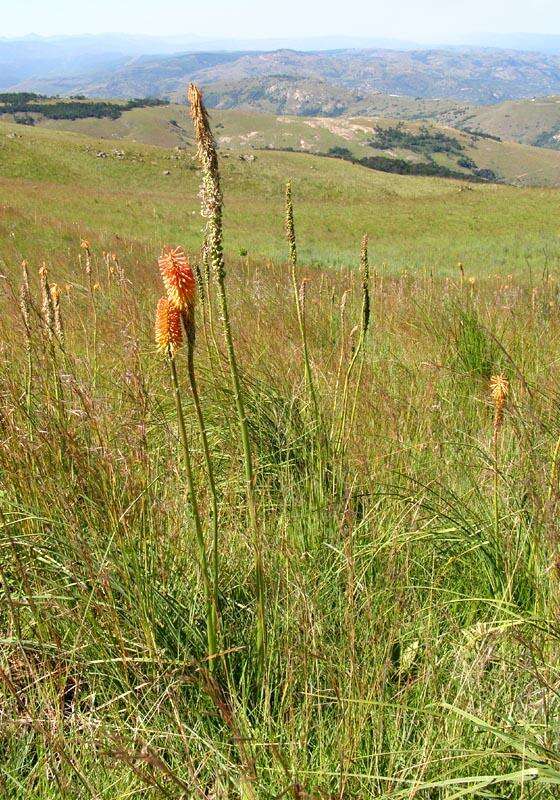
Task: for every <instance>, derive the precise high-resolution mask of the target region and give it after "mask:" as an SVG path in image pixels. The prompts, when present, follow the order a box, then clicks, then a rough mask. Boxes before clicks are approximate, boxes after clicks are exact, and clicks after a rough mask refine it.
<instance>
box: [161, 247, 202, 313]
mask: <svg viewBox="0 0 560 800" xmlns="http://www.w3.org/2000/svg"><path fill="white" fill-rule="evenodd" d="M158 263H159V269H160V272H161V277H162V278H163V283H164V285H165V291H166V292H167V297H168V298H169V300H170V301H171V303H172V304H173V305H174V306H175V308H177V309H178V310H179V311H186V310H188V309H191V308H192V307H193V306H194V301H195V295H196V281H195V277H194V275H193V271H192V269H191V265H190V264H189V262H188V259H187V257H186V255H185V251H184V250H183V248H182V247H175V248H173V247H169V245H166V246H165V247H164V248H163V251H162V254H161V256H160V257H159V261H158Z"/></svg>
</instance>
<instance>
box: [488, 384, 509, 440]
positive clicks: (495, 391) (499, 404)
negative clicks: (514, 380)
mask: <svg viewBox="0 0 560 800" xmlns="http://www.w3.org/2000/svg"><path fill="white" fill-rule="evenodd" d="M508 394H509V382H508V380H507V378H506V377H505V375H501V374H500V375H493V376H492V377H491V379H490V396H491V397H492V400H493V402H494V431H495V432H497V431H498V430H499V429H500V428H501V427H502V424H503V421H504V409H505V406H506V401H507V397H508Z"/></svg>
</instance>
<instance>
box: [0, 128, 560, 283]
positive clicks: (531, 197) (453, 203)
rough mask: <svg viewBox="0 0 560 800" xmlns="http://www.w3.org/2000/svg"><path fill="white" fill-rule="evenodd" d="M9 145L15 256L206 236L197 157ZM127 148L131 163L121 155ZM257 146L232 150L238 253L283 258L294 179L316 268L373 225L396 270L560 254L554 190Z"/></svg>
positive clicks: (0, 175)
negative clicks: (287, 188) (289, 184)
mask: <svg viewBox="0 0 560 800" xmlns="http://www.w3.org/2000/svg"><path fill="white" fill-rule="evenodd" d="M218 132H219V131H218ZM13 135H15V136H17V138H10V136H13ZM0 144H1V149H0V185H1V191H2V196H3V197H4V198H5V201H4V206H3V212H2V213H3V228H4V237H5V242H6V245H5V246H6V247H7V248H8V251H7V253H6V256H8V257H12V258H14V257H17V254H18V253H25V252H26V251H28V249H29V246H30V243H31V246H32V247H34V248H35V247H37V248H39V249H40V248H48V250H49V251H50V252H51V253H53V254H54V253H55V252H56V250H57V248H58V247H59V246H60V241H61V238H60V237H61V236H63V241H65V242H66V243H67V244H70V243H71V242H74V241H75V240H76V237H77V236H80V235H85V236H88V237H91V238H93V239H96V240H98V241H99V243H100V245H101V246H102V247H103V248H105V249H111V248H112V247H113V245H114V243H115V241H116V239H115V237H121V238H126V239H132V240H134V241H137V242H142V243H144V244H146V245H149V246H150V247H154V246H156V248H157V247H159V246H161V245H162V244H163V243H164V242H166V241H176V240H180V241H182V242H184V244H185V246H187V247H188V248H189V249H193V248H196V247H197V246H198V245H199V243H200V221H199V219H198V210H199V203H198V199H197V185H198V175H197V172H196V169H195V165H194V163H193V161H192V152H190V151H186V152H182V153H176V152H170V151H167V150H162V149H159V148H155V147H148V146H143V145H139V144H132V143H127V142H122V143H119V142H116V143H115V144H114V146H109V145H108V143H107V142H104V141H95V140H91V139H87V138H83V137H80V136H77V135H72V134H68V135H61V134H60V133H58V132H51V131H46V130H43V129H38V130H34V129H32V130H29V131H28V130H24V131H22V130H21V128H20V127H19V126H9V125H3V126H1V134H0ZM123 148H124V158H122V157H120V156H119V155H114V154H113V150H117V151H119V152H120V151H121V150H122V149H123ZM99 152H105V153H107V157H106V158H100V157H98V153H99ZM247 152H248V151H247ZM254 155H255V156H256V160H255V161H254V162H247V161H243V160H240V159H239V157H238V154H237V153H235V152H234V151H232V152H231V154H230V155H229V157H227V158H224V159H223V179H224V184H225V190H226V194H227V202H226V206H225V221H226V226H227V236H226V247H227V248H228V252H229V253H230V254H233V255H239V253H240V252H241V251H246V252H247V253H248V254H249V255H250V256H264V257H269V258H275V259H278V258H281V257H282V255H283V253H284V244H283V224H282V213H283V211H282V209H283V189H282V187H283V184H284V182H285V180H286V179H288V178H292V179H293V180H294V186H295V187H296V188H297V192H298V196H299V198H300V202H301V203H302V204H304V205H305V208H306V213H305V215H304V216H303V218H302V219H301V220H300V232H301V258H302V259H303V260H304V262H307V263H317V264H321V265H325V266H336V265H344V264H350V263H355V259H356V252H355V248H356V242H358V241H359V240H360V237H361V235H362V233H363V232H367V233H369V234H370V236H371V241H372V249H373V252H375V258H376V263H378V264H379V265H380V266H381V265H386V266H385V267H383V268H384V269H391V270H394V269H410V270H412V271H420V272H430V271H434V272H438V273H440V274H448V275H455V273H456V265H457V262H458V261H463V262H464V263H465V264H467V265H468V268H469V271H470V272H471V273H472V274H475V275H481V274H489V273H495V272H497V271H503V270H504V269H505V270H507V272H519V271H520V270H523V271H525V270H527V268H529V269H532V270H533V271H534V272H535V274H536V273H539V272H541V271H542V270H543V269H545V268H546V267H547V265H548V266H549V267H551V266H552V265H553V264H554V263H555V259H556V258H557V255H558V236H557V234H558V222H557V220H558V215H559V206H560V203H559V197H558V193H557V192H555V191H554V190H551V189H525V188H513V187H506V186H496V185H472V184H465V183H462V182H457V181H448V180H439V179H432V178H415V179H411V178H408V177H405V176H398V175H396V176H390V175H386V174H383V173H378V172H375V171H372V170H368V169H365V168H362V167H358V166H352V165H350V164H347V163H344V162H342V161H339V160H336V159H324V158H320V157H314V156H311V155H306V154H293V153H276V152H257V153H254ZM164 172H169V173H170V174H169V175H164Z"/></svg>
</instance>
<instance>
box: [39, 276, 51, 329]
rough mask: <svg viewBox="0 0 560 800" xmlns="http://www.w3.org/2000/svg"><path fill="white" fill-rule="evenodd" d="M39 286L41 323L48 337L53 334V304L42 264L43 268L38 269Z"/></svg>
mask: <svg viewBox="0 0 560 800" xmlns="http://www.w3.org/2000/svg"><path fill="white" fill-rule="evenodd" d="M39 285H40V287H41V311H42V314H43V321H44V323H45V327H46V329H47V334H48V335H49V337H50V336H52V332H53V302H52V297H51V288H50V286H49V281H48V270H47V266H46V264H45V263H44V262H43V266H42V267H41V268H40V269H39Z"/></svg>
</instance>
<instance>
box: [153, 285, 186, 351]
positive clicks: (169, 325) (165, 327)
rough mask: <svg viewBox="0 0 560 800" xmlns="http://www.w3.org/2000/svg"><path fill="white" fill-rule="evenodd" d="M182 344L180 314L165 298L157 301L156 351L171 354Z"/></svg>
mask: <svg viewBox="0 0 560 800" xmlns="http://www.w3.org/2000/svg"><path fill="white" fill-rule="evenodd" d="M182 343H183V329H182V328H181V312H180V311H179V309H178V308H176V307H175V306H174V305H173V303H172V302H171V301H170V300H169V299H168V298H167V297H162V298H161V300H159V301H158V304H157V309H156V344H157V346H158V350H166V351H167V352H168V353H170V354H173V352H174V351H175V350H177V349H178V348H179V347H181V345H182Z"/></svg>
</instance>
